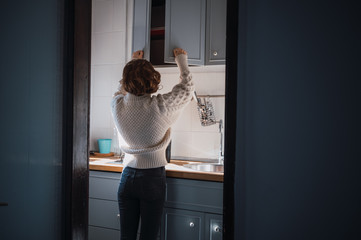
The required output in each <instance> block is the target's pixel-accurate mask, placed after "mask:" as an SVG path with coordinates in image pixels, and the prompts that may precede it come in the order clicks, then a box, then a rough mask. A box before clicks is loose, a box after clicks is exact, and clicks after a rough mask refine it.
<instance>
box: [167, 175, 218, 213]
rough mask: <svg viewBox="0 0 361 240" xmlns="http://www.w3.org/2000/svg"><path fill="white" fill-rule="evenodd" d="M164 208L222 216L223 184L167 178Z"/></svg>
mask: <svg viewBox="0 0 361 240" xmlns="http://www.w3.org/2000/svg"><path fill="white" fill-rule="evenodd" d="M165 206H166V207H171V208H181V209H187V210H194V211H201V212H209V213H218V214H222V211H223V183H220V182H207V181H197V180H188V179H177V178H167V192H166V203H165Z"/></svg>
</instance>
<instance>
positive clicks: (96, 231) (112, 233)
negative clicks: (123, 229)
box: [88, 226, 120, 240]
mask: <svg viewBox="0 0 361 240" xmlns="http://www.w3.org/2000/svg"><path fill="white" fill-rule="evenodd" d="M88 235H89V236H88V239H89V240H119V239H120V231H119V230H113V229H107V228H102V227H94V226H89V233H88Z"/></svg>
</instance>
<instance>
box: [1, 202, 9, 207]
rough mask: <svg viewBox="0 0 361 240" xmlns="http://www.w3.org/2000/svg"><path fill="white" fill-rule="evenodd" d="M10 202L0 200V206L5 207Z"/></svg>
mask: <svg viewBox="0 0 361 240" xmlns="http://www.w3.org/2000/svg"><path fill="white" fill-rule="evenodd" d="M8 205H9V204H8V203H7V202H0V206H2V207H5V206H8Z"/></svg>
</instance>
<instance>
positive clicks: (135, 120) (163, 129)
mask: <svg viewBox="0 0 361 240" xmlns="http://www.w3.org/2000/svg"><path fill="white" fill-rule="evenodd" d="M175 60H176V62H177V64H178V68H179V70H180V83H179V84H177V85H175V86H174V87H173V89H172V91H171V92H169V93H166V94H158V95H156V96H151V95H150V94H147V95H143V96H135V95H132V94H130V93H127V94H126V95H123V94H122V93H121V92H120V91H118V92H116V93H115V94H114V97H113V100H112V114H113V118H114V122H115V125H116V127H117V129H118V131H119V133H120V134H121V136H122V137H123V139H124V141H125V142H126V144H127V145H128V146H121V149H122V151H123V152H124V153H125V158H124V166H129V167H133V168H142V169H144V168H156V167H162V166H165V165H166V164H167V160H166V158H165V149H166V148H167V146H168V144H169V141H170V131H171V128H170V127H171V125H172V124H173V123H174V122H175V121H176V120H177V118H178V116H179V115H180V113H181V111H182V110H183V109H184V107H185V106H186V105H187V104H188V103H189V102H190V101H191V99H192V96H193V91H194V85H193V81H192V76H191V74H190V73H189V68H188V63H187V55H184V54H181V55H178V56H177V57H176V58H175ZM119 89H120V88H119Z"/></svg>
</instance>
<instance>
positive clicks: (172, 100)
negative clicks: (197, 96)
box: [157, 48, 194, 116]
mask: <svg viewBox="0 0 361 240" xmlns="http://www.w3.org/2000/svg"><path fill="white" fill-rule="evenodd" d="M173 53H174V56H175V61H176V63H177V65H178V68H179V71H180V76H179V78H180V79H179V80H180V82H179V83H178V84H176V85H175V86H174V87H173V89H172V91H170V92H168V93H166V94H159V95H158V96H157V98H158V99H159V103H160V106H161V107H162V109H163V110H164V113H166V115H169V116H171V115H172V114H173V112H174V113H175V112H178V110H180V109H182V108H183V107H184V106H186V105H187V104H188V103H189V102H190V101H191V99H192V97H193V92H194V84H193V80H192V75H191V74H190V72H189V68H188V56H187V52H186V51H184V50H183V49H181V48H176V49H174V50H173Z"/></svg>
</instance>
